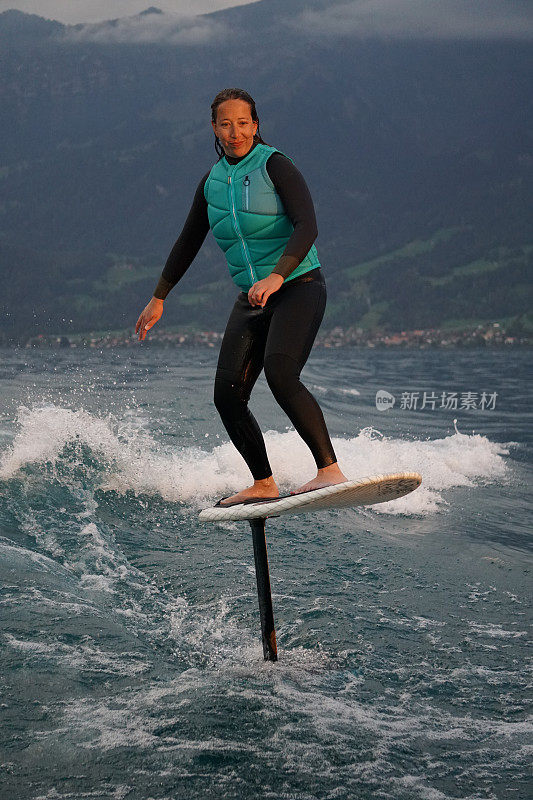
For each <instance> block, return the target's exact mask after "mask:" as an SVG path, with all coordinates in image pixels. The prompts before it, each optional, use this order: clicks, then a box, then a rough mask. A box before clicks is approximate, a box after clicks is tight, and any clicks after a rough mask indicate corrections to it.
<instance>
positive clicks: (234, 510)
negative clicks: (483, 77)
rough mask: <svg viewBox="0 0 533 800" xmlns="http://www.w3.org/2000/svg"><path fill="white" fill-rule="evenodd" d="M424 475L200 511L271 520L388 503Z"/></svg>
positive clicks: (214, 517) (210, 516) (211, 517)
mask: <svg viewBox="0 0 533 800" xmlns="http://www.w3.org/2000/svg"><path fill="white" fill-rule="evenodd" d="M421 483H422V477H421V475H419V474H418V472H398V473H395V474H393V475H374V476H373V477H371V478H361V479H359V480H357V481H345V482H343V483H336V484H335V485H333V486H324V487H323V488H322V489H312V490H311V491H309V492H301V493H300V494H285V495H281V496H280V497H277V498H276V499H275V500H257V501H255V502H249V501H248V502H247V503H239V504H237V505H232V506H228V507H227V508H226V507H224V506H212V507H211V508H204V509H203V511H200V515H199V518H200V520H201V521H202V522H218V521H223V520H225V521H230V520H251V519H261V518H262V519H267V518H268V517H281V516H286V515H289V514H306V513H307V512H308V511H321V510H323V509H326V508H347V507H351V508H353V507H355V506H369V505H374V504H375V503H387V502H388V501H389V500H396V499H397V498H399V497H403V496H404V495H406V494H409V492H413V491H414V490H415V489H418V487H419V486H420V484H421Z"/></svg>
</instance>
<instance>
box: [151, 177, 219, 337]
mask: <svg viewBox="0 0 533 800" xmlns="http://www.w3.org/2000/svg"><path fill="white" fill-rule="evenodd" d="M208 175H209V173H206V175H204V177H203V178H202V180H201V181H200V183H199V184H198V188H197V189H196V192H195V194H194V199H193V201H192V206H191V209H190V211H189V215H188V217H187V219H186V220H185V225H184V226H183V230H182V231H181V233H180V235H179V237H178V239H177V241H176V243H175V244H174V247H173V248H172V250H171V251H170V255H169V257H168V258H167V261H166V264H165V266H164V268H163V272H162V273H161V277H160V278H159V283H158V284H157V286H156V288H155V291H154V296H153V297H152V299H151V300H150V301H149V303H148V304H147V305H146V307H145V308H144V309H143V310H142V311H141V313H140V315H139V319H138V320H137V324H136V325H135V333H138V334H139V341H144V339H145V338H146V333H147V332H148V331H149V330H150V328H153V326H154V325H155V323H156V322H158V320H160V319H161V316H162V314H163V301H164V299H165V297H166V296H167V294H168V293H169V292H170V290H171V289H172V287H173V286H175V285H176V284H177V282H178V281H179V280H180V278H182V277H183V275H185V273H186V272H187V270H188V269H189V267H190V266H191V264H192V262H193V261H194V259H195V257H196V254H197V253H198V250H199V249H200V247H201V246H202V243H203V241H204V239H205V237H206V236H207V231H208V230H209V219H208V217H207V202H206V200H205V197H204V185H205V182H206V180H207V176H208Z"/></svg>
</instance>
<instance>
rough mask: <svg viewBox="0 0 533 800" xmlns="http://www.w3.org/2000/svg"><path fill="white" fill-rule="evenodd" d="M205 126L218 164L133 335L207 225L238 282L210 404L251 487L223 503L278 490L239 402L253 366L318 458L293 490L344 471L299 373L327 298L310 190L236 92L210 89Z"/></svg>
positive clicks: (151, 317) (156, 310)
mask: <svg viewBox="0 0 533 800" xmlns="http://www.w3.org/2000/svg"><path fill="white" fill-rule="evenodd" d="M211 124H212V127H213V131H214V134H215V150H216V152H217V154H218V156H219V160H218V161H217V162H216V164H215V165H214V166H213V167H212V169H211V170H210V171H209V172H208V173H207V174H206V175H204V177H203V178H202V180H201V181H200V183H199V185H198V188H197V190H196V194H195V196H194V200H193V203H192V207H191V210H190V212H189V215H188V217H187V220H186V222H185V225H184V227H183V230H182V232H181V234H180V236H179V238H178V240H177V241H176V243H175V245H174V247H173V248H172V251H171V252H170V255H169V257H168V259H167V262H166V264H165V267H164V269H163V272H162V275H161V278H160V280H159V283H158V285H157V287H156V290H155V292H154V296H153V298H152V299H151V300H150V302H149V303H148V305H147V306H146V308H145V309H144V310H143V311H142V313H141V315H140V316H139V319H138V320H137V325H136V327H135V332H136V333H139V340H143V339H144V338H145V336H146V332H147V331H149V330H150V328H152V327H153V326H154V324H155V323H156V322H157V321H158V320H159V319H160V317H161V315H162V313H163V301H164V299H165V297H166V296H167V294H168V293H169V291H170V290H171V289H172V287H173V286H175V284H176V283H177V282H178V281H179V280H180V278H181V277H182V276H183V275H184V273H185V271H186V270H187V269H188V267H189V266H190V264H191V263H192V261H193V260H194V258H195V256H196V254H197V253H198V250H199V249H200V247H201V245H202V242H203V241H204V239H205V237H206V235H207V232H208V230H209V229H210V228H211V230H212V231H213V234H214V236H215V239H216V240H217V243H218V244H219V245H220V247H221V248H222V250H223V251H224V252H225V255H226V260H227V263H228V267H229V270H230V274H231V277H232V278H233V280H234V281H235V283H236V284H237V285H238V286H239V288H240V289H241V293H240V294H239V296H238V297H237V300H236V302H235V305H234V307H233V310H232V312H231V315H230V318H229V321H228V324H227V326H226V331H225V333H224V338H223V340H222V345H221V348H220V355H219V359H218V366H217V372H216V378H215V392H214V401H215V406H216V408H217V410H218V412H219V414H220V416H221V418H222V422H223V424H224V427H225V428H226V430H227V432H228V434H229V436H230V438H231V440H232V442H233V444H234V445H235V447H236V448H237V450H238V451H239V452H240V453H241V455H242V456H243V458H244V460H245V461H246V463H247V464H248V467H249V468H250V471H251V473H252V476H253V478H254V483H253V485H252V486H248V487H247V488H245V489H243V490H242V491H240V492H237V494H234V495H230V496H228V497H225V498H222V499H221V500H220V501H219V503H218V504H219V505H224V506H226V505H234V504H236V503H242V502H244V501H246V500H250V499H253V498H276V497H279V491H278V487H277V485H276V482H275V480H274V477H273V475H272V470H271V467H270V464H269V461H268V456H267V453H266V449H265V443H264V440H263V436H262V433H261V431H260V429H259V426H258V424H257V422H256V420H255V418H254V417H253V415H252V414H251V412H250V410H249V409H248V400H249V397H250V393H251V391H252V388H253V386H254V384H255V382H256V380H257V378H258V377H259V374H260V372H261V370H262V369H263V367H264V370H265V377H266V379H267V382H268V385H269V386H270V388H271V390H272V392H273V394H274V397H275V398H276V400H277V402H278V403H279V404H280V406H281V407H282V409H283V410H284V411H285V413H286V414H287V416H288V417H289V419H290V420H291V422H292V424H293V425H294V427H295V428H296V430H297V431H298V433H299V434H300V436H301V437H302V438H303V440H304V441H305V442H306V444H307V445H308V446H309V448H310V450H311V452H312V454H313V457H314V459H315V463H316V466H317V475H316V477H314V478H313V479H312V480H310V481H309V482H308V483H306V484H304V485H303V486H300V488H299V489H296V491H295V492H294V494H297V493H299V492H306V491H310V490H312V489H318V488H320V487H322V486H330V485H332V484H336V483H342V482H343V481H346V480H347V478H346V477H345V476H344V475H343V473H342V472H341V470H340V468H339V466H338V464H337V458H336V456H335V453H334V450H333V447H332V444H331V440H330V437H329V434H328V431H327V428H326V424H325V422H324V417H323V415H322V411H321V410H320V406H319V405H318V403H317V401H316V400H315V398H314V397H313V396H312V394H311V393H310V392H309V391H308V390H307V389H306V387H305V386H304V385H303V383H302V382H301V381H300V371H301V369H302V367H303V366H304V364H305V362H306V361H307V358H308V356H309V352H310V350H311V347H312V345H313V342H314V339H315V336H316V333H317V331H318V328H319V326H320V323H321V321H322V317H323V315H324V309H325V305H326V286H325V283H324V277H323V275H322V272H321V269H320V262H319V260H318V255H317V251H316V248H315V246H314V244H313V242H314V240H315V239H316V236H317V229H316V220H315V212H314V207H313V202H312V200H311V196H310V194H309V190H308V188H307V185H306V183H305V181H304V179H303V177H302V175H301V174H300V172H299V171H298V170H297V169H296V167H295V166H294V165H293V163H292V161H291V159H289V158H287V156H285V155H283V154H282V153H281V152H280V151H278V150H277V149H276V148H274V147H270V146H269V145H267V144H266V143H265V142H264V141H263V139H262V138H261V134H260V133H259V118H258V116H257V111H256V108H255V103H254V101H253V99H252V98H251V97H250V95H249V94H248V93H247V92H245V91H243V90H242V89H225V90H224V91H222V92H219V94H217V96H216V97H215V99H214V101H213V103H212V105H211Z"/></svg>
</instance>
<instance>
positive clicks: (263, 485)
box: [220, 475, 279, 506]
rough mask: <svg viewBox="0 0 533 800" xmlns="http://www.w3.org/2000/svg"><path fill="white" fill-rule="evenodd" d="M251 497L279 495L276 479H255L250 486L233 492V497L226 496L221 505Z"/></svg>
mask: <svg viewBox="0 0 533 800" xmlns="http://www.w3.org/2000/svg"><path fill="white" fill-rule="evenodd" d="M250 497H257V498H261V497H279V489H278V487H277V484H276V481H275V480H274V478H273V477H272V475H271V476H270V478H264V479H262V480H258V481H254V485H253V486H248V488H247V489H243V490H242V491H241V492H237V494H232V495H231V497H225V498H224V501H223V502H221V503H220V505H221V506H226V505H229V504H230V503H238V502H239V501H241V502H242V501H243V500H248V499H249V498H250Z"/></svg>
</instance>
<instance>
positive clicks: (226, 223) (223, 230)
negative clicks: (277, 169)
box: [204, 144, 320, 292]
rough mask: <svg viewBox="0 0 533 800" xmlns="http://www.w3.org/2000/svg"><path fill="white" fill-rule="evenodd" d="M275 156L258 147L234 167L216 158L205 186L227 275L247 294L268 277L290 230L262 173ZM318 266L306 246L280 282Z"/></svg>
mask: <svg viewBox="0 0 533 800" xmlns="http://www.w3.org/2000/svg"><path fill="white" fill-rule="evenodd" d="M279 152H281V151H280V150H277V149H276V148H275V147H269V146H268V145H266V144H258V145H256V146H255V147H254V148H253V149H252V150H251V151H250V152H249V154H248V155H247V156H245V157H244V158H243V159H242V161H239V162H238V163H237V164H229V163H228V161H227V160H226V159H225V158H221V159H220V161H217V163H216V164H215V165H214V166H213V168H212V169H211V171H210V173H209V175H208V177H207V180H206V182H205V187H204V195H205V199H206V200H207V214H208V217H209V225H210V227H211V230H212V231H213V235H214V237H215V239H216V241H217V244H218V245H219V247H220V248H222V250H223V251H224V253H225V256H226V261H227V262H228V267H229V271H230V275H231V277H232V278H233V280H234V281H235V283H236V284H237V286H238V287H239V288H240V289H242V290H243V291H246V292H247V291H248V289H249V288H250V286H252V284H254V283H255V282H256V281H259V280H261V279H262V278H266V277H267V275H270V273H271V272H272V270H273V269H274V267H275V266H276V264H277V263H278V260H279V258H280V256H281V255H282V253H283V251H284V250H285V246H286V244H287V242H288V240H289V237H290V235H291V233H292V232H293V230H294V227H293V225H292V223H291V221H290V219H289V217H288V216H287V213H286V211H285V209H284V207H283V203H282V202H281V199H280V197H279V195H278V193H277V192H276V190H275V188H274V184H273V183H272V181H271V180H270V178H269V176H268V172H267V170H266V162H267V160H268V158H269V156H271V155H272V153H279ZM291 161H292V159H291ZM319 266H320V262H319V260H318V254H317V251H316V247H315V246H314V245H311V248H310V250H309V252H308V253H307V255H306V256H305V258H304V259H303V261H302V262H301V263H300V264H299V265H298V266H297V267H296V269H294V270H293V271H292V272H291V274H290V275H289V277H288V278H286V279H285V282H287V281H290V280H292V279H293V278H296V277H298V275H303V274H304V273H305V272H309V270H311V269H315V268H316V267H319Z"/></svg>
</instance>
